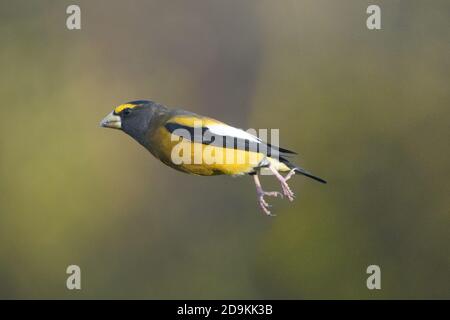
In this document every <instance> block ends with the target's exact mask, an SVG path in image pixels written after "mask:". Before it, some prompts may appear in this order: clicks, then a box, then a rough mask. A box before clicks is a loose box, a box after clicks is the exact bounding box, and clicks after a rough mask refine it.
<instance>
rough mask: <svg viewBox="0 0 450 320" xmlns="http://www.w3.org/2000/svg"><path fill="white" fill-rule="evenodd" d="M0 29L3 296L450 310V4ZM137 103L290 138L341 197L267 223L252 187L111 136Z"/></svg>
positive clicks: (304, 195)
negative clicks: (378, 26) (426, 305)
mask: <svg viewBox="0 0 450 320" xmlns="http://www.w3.org/2000/svg"><path fill="white" fill-rule="evenodd" d="M70 4H78V5H80V7H81V19H82V29H81V30H79V31H69V30H67V29H66V18H67V14H66V8H67V6H68V5H70ZM369 4H378V5H380V6H381V10H382V30H380V31H369V30H368V29H367V28H366V18H367V16H368V15H367V14H366V8H367V6H368V5H369ZM0 26H1V28H0V36H1V40H2V41H1V46H0V95H1V98H2V103H1V111H2V115H1V120H2V121H1V125H0V148H1V153H0V298H45V299H47V298H89V299H92V298H126V299H128V298H149V299H163V298H207V299H213V298H218V299H221V298H223V299H228V298H248V299H253V298H291V299H300V298H301V299H310V298H331V299H337V298H341V299H355V298H450V285H449V284H450V274H449V272H450V248H449V247H450V232H449V230H450V217H449V214H450V212H449V208H450V201H449V199H450V197H449V195H450V183H449V179H450V165H449V157H450V148H449V137H450V126H449V117H450V91H449V83H450V59H449V57H450V55H449V53H450V3H449V2H448V1H432V2H430V1H412V0H411V1H406V0H405V1H359V0H353V1H332V0H328V1H324V0H321V1H317V0H308V1H302V0H282V1H269V0H265V1H264V0H246V1H238V0H233V1H210V0H194V1H183V0H177V1H163V0H161V1H137V0H135V1H109V0H95V1H91V0H90V1H56V0H54V1H42V0H41V1H25V0H21V1H12V0H1V1H0ZM136 99H150V100H155V101H157V102H161V103H164V104H166V105H168V106H178V107H183V108H186V109H188V110H191V111H194V112H197V113H200V114H205V115H208V116H211V117H214V118H217V119H221V120H223V121H224V122H227V123H229V124H231V125H234V126H237V127H241V128H249V127H251V128H280V133H281V138H280V141H281V144H282V145H283V146H284V147H286V148H290V149H294V150H297V151H298V152H299V153H300V156H299V157H297V159H296V162H297V163H298V164H300V165H303V166H305V167H306V168H307V169H309V170H311V171H312V172H314V173H316V174H317V175H319V176H323V177H324V178H326V179H327V180H328V181H329V184H328V185H320V184H318V183H315V182H314V181H311V180H308V179H305V178H302V177H295V178H294V179H293V180H292V182H291V186H292V187H293V190H294V191H295V192H296V193H297V199H296V201H294V202H293V203H289V202H288V201H286V200H279V199H270V200H271V203H272V204H273V205H274V206H273V208H272V209H273V211H274V212H275V213H277V217H275V218H271V217H266V216H264V215H263V214H262V213H261V212H260V211H259V208H258V205H257V203H256V197H255V190H254V186H253V182H252V179H250V178H249V177H242V178H236V179H233V178H230V177H211V178H209V177H208V178H206V177H196V176H189V175H185V174H182V173H179V172H176V171H174V170H172V169H170V168H167V167H165V166H164V165H163V164H161V163H159V162H158V161H157V160H155V159H154V158H152V156H151V155H150V154H148V153H147V152H146V151H145V150H144V149H143V148H142V147H140V146H139V145H138V144H137V143H136V142H134V141H133V140H132V139H131V138H129V137H128V136H126V135H125V134H123V133H121V132H119V131H112V130H106V129H101V128H99V126H98V123H99V121H100V120H101V119H102V117H103V116H105V115H106V114H107V113H109V112H110V111H111V110H112V109H113V107H115V106H117V105H118V104H120V103H122V102H126V101H129V100H136ZM262 182H263V185H264V186H265V188H266V189H268V190H270V189H275V188H278V187H279V186H278V184H277V183H276V182H275V181H274V179H273V178H272V177H263V180H262ZM70 264H76V265H79V266H80V267H81V270H82V290H81V291H69V290H67V289H66V286H65V283H66V278H67V274H66V273H65V271H66V267H67V266H68V265H70ZM371 264H376V265H379V266H380V267H381V272H382V276H381V278H382V289H381V290H374V291H369V290H368V289H367V288H366V278H367V277H368V275H367V274H366V268H367V266H368V265H371Z"/></svg>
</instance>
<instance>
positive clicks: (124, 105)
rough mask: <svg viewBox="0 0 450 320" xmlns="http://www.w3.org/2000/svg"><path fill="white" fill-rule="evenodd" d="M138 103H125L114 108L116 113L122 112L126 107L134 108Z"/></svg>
mask: <svg viewBox="0 0 450 320" xmlns="http://www.w3.org/2000/svg"><path fill="white" fill-rule="evenodd" d="M137 106H138V105H137V104H131V103H124V104H121V105H120V106H118V107H116V108H115V109H114V113H121V112H122V111H123V110H125V109H133V108H136V107H137Z"/></svg>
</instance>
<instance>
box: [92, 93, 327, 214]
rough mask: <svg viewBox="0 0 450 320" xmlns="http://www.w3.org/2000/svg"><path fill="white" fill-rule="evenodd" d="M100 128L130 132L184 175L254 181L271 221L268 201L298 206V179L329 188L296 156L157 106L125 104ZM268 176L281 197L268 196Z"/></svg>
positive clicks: (225, 127)
mask: <svg viewBox="0 0 450 320" xmlns="http://www.w3.org/2000/svg"><path fill="white" fill-rule="evenodd" d="M100 125H101V126H102V127H106V128H113V129H119V130H122V131H124V132H125V133H127V134H128V135H130V136H131V137H132V138H133V139H135V140H136V141H137V142H139V143H140V144H141V145H142V146H144V147H145V148H146V149H147V150H148V151H149V152H150V153H151V154H152V155H153V156H155V157H156V158H157V159H159V160H160V161H162V162H163V163H164V164H166V165H167V166H169V167H171V168H174V169H176V170H179V171H182V172H185V173H189V174H195V175H202V176H214V175H231V176H237V175H251V176H253V179H254V182H255V185H256V193H257V199H258V203H259V206H260V207H261V209H262V210H263V211H264V212H265V213H266V214H267V215H273V214H271V212H270V210H269V207H270V205H269V204H268V203H267V202H266V200H265V199H264V197H265V196H274V197H277V196H280V197H281V198H283V196H284V197H286V198H287V199H288V200H290V201H293V200H294V193H293V192H292V190H291V188H290V187H289V185H288V183H287V181H288V180H289V179H290V178H291V177H292V176H293V175H294V174H296V173H299V174H302V175H304V176H306V177H309V178H311V179H314V180H316V181H319V182H321V183H326V181H325V180H323V179H322V178H319V177H317V176H315V175H313V174H311V173H309V172H308V171H306V170H304V169H303V168H301V167H298V166H296V165H294V164H293V163H291V162H290V161H289V160H288V157H290V156H292V155H294V154H296V153H295V152H293V151H290V150H287V149H283V148H281V147H278V146H274V145H270V144H269V143H266V142H264V141H262V140H261V139H260V138H258V137H256V136H255V135H252V134H250V133H248V132H246V131H244V130H241V129H238V128H234V127H232V126H229V125H227V124H225V123H223V122H220V121H218V120H215V119H212V118H209V117H204V116H201V115H198V114H195V113H192V112H189V111H185V110H181V109H171V108H168V107H166V106H164V105H162V104H159V103H156V102H153V101H147V100H137V101H131V102H128V103H125V104H121V105H119V106H118V107H116V108H115V109H114V110H113V111H112V112H111V113H109V114H108V115H107V116H106V117H105V118H104V119H103V120H102V121H101V122H100ZM263 171H266V172H269V173H271V174H273V175H274V176H275V177H276V178H277V179H278V181H279V182H280V184H281V190H282V192H281V193H280V192H277V191H264V190H263V188H262V186H261V182H260V180H259V175H260V174H261V172H263ZM281 173H286V175H285V176H282V175H281Z"/></svg>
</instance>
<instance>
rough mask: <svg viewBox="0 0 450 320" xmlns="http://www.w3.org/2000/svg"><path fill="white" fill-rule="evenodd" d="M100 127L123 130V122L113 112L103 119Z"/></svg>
mask: <svg viewBox="0 0 450 320" xmlns="http://www.w3.org/2000/svg"><path fill="white" fill-rule="evenodd" d="M100 126H101V127H105V128H113V129H122V122H121V120H120V117H119V116H117V115H115V114H114V113H113V112H111V113H110V114H108V115H107V116H106V117H105V118H103V120H102V121H101V122H100Z"/></svg>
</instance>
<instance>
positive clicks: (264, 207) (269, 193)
mask: <svg viewBox="0 0 450 320" xmlns="http://www.w3.org/2000/svg"><path fill="white" fill-rule="evenodd" d="M257 194H258V202H259V206H260V207H261V209H262V210H263V211H264V213H265V214H267V215H268V216H272V217H273V216H275V214H272V213H270V210H269V208H270V207H271V206H270V205H269V204H268V203H267V202H266V200H264V196H269V197H278V196H280V198H283V194H281V193H280V192H278V191H263V190H258V191H257Z"/></svg>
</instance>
